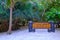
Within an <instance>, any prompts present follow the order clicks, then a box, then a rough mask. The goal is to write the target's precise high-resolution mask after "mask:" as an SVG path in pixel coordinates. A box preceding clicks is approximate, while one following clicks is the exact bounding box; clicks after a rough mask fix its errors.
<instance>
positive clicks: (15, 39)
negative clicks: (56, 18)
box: [0, 29, 60, 40]
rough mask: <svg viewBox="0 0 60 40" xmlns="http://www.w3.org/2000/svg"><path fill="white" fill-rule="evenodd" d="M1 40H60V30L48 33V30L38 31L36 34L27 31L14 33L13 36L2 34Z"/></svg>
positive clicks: (0, 35)
mask: <svg viewBox="0 0 60 40" xmlns="http://www.w3.org/2000/svg"><path fill="white" fill-rule="evenodd" d="M0 40H60V30H59V29H56V31H55V32H50V33H49V32H47V29H36V32H28V29H27V30H17V31H12V34H11V35H8V34H7V33H6V32H4V33H0Z"/></svg>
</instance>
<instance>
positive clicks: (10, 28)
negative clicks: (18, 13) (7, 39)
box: [8, 0, 13, 34]
mask: <svg viewBox="0 0 60 40" xmlns="http://www.w3.org/2000/svg"><path fill="white" fill-rule="evenodd" d="M10 2H11V4H10V19H9V29H8V34H11V30H12V12H13V0H10Z"/></svg>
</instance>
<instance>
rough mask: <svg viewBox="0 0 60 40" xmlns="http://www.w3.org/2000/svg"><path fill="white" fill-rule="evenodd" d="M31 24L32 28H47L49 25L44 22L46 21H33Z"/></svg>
mask: <svg viewBox="0 0 60 40" xmlns="http://www.w3.org/2000/svg"><path fill="white" fill-rule="evenodd" d="M32 26H33V28H37V29H40V28H42V29H48V28H50V27H51V25H50V23H48V22H46V23H45V22H41V23H39V22H34V23H33V25H32Z"/></svg>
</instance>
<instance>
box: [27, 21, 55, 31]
mask: <svg viewBox="0 0 60 40" xmlns="http://www.w3.org/2000/svg"><path fill="white" fill-rule="evenodd" d="M28 29H29V32H35V29H48V32H55V27H54V23H52V22H32V21H30V22H29V25H28Z"/></svg>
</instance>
